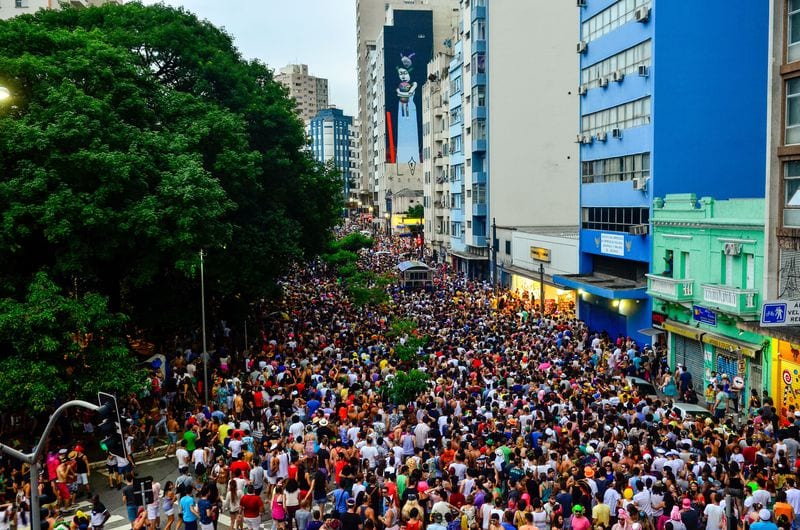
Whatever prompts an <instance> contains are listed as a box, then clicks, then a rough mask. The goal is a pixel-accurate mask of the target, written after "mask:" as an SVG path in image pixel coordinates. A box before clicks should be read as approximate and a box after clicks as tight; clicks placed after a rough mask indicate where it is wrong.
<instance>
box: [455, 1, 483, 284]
mask: <svg viewBox="0 0 800 530" xmlns="http://www.w3.org/2000/svg"><path fill="white" fill-rule="evenodd" d="M461 9H462V12H461V13H462V16H461V20H462V24H463V27H461V28H460V29H461V31H460V34H461V35H462V38H461V39H460V40H458V41H457V42H456V44H455V47H454V57H453V60H452V61H451V63H450V71H449V79H450V100H449V110H450V205H451V209H450V225H451V226H450V254H451V258H452V263H453V266H454V267H455V268H456V269H457V270H459V271H461V272H463V273H465V274H467V275H468V276H470V277H473V278H488V276H489V247H488V230H489V222H488V204H489V200H488V199H489V195H488V187H487V172H486V141H487V124H486V36H487V28H486V6H485V1H484V0H475V1H473V2H463V1H462V2H461ZM468 35H470V36H471V37H467V36H468Z"/></svg>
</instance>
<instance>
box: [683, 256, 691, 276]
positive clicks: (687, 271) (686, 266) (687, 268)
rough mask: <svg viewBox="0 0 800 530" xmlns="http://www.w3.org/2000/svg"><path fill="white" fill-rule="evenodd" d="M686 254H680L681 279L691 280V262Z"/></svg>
mask: <svg viewBox="0 0 800 530" xmlns="http://www.w3.org/2000/svg"><path fill="white" fill-rule="evenodd" d="M689 258H690V254H689V253H688V252H681V279H684V280H691V279H692V262H691V260H690V259H689Z"/></svg>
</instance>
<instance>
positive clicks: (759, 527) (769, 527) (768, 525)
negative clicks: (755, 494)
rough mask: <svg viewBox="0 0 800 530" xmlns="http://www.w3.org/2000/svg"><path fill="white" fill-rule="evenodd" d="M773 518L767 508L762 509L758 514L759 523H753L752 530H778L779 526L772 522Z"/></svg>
mask: <svg viewBox="0 0 800 530" xmlns="http://www.w3.org/2000/svg"><path fill="white" fill-rule="evenodd" d="M771 518H772V513H771V512H770V511H769V510H767V509H766V508H762V509H761V510H760V511H759V512H758V519H759V521H758V522H757V523H752V524H751V525H750V530H778V525H776V524H775V523H773V522H772V521H770V519H771Z"/></svg>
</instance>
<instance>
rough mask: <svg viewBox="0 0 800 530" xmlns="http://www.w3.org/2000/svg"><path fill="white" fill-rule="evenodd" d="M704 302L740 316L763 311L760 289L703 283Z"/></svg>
mask: <svg viewBox="0 0 800 530" xmlns="http://www.w3.org/2000/svg"><path fill="white" fill-rule="evenodd" d="M700 287H702V288H703V302H704V303H705V305H707V306H709V307H713V308H716V309H718V310H720V311H722V312H725V313H730V314H733V315H739V316H754V315H758V314H759V312H760V311H761V304H760V302H759V300H758V290H756V289H739V288H738V287H731V286H729V285H717V284H702V285H701V286H700Z"/></svg>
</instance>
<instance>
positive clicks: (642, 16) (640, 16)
mask: <svg viewBox="0 0 800 530" xmlns="http://www.w3.org/2000/svg"><path fill="white" fill-rule="evenodd" d="M633 18H635V19H636V22H647V21H648V20H649V19H650V8H649V7H640V8H639V9H637V10H636V11H634V13H633Z"/></svg>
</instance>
